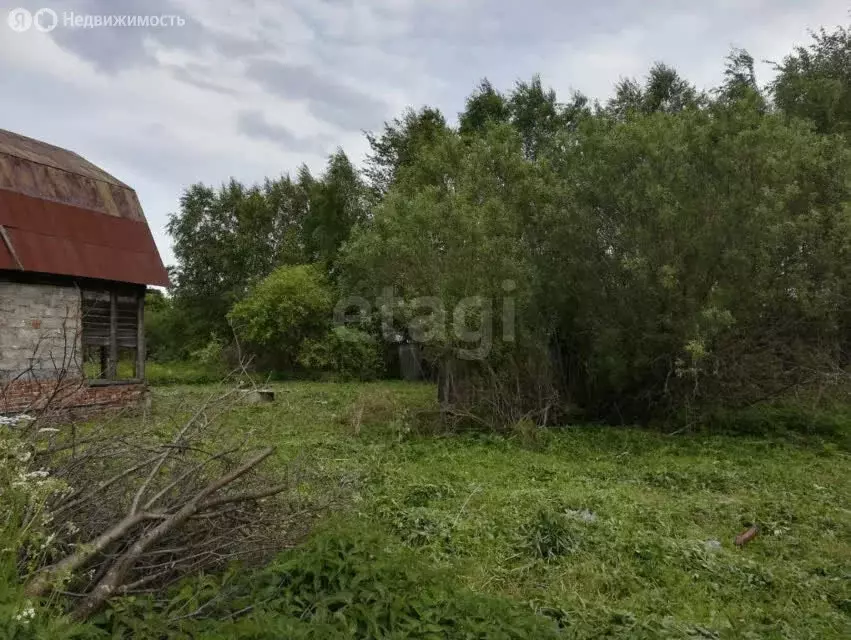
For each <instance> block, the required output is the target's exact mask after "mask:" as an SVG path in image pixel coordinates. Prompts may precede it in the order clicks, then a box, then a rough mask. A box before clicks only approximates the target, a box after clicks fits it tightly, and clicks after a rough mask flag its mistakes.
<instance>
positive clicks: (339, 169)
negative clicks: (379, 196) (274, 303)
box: [303, 150, 367, 264]
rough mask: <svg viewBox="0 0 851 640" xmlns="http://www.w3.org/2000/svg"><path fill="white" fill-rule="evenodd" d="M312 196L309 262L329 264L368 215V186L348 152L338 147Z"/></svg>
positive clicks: (306, 220)
mask: <svg viewBox="0 0 851 640" xmlns="http://www.w3.org/2000/svg"><path fill="white" fill-rule="evenodd" d="M309 195H310V208H309V211H308V212H307V215H305V217H304V225H303V236H304V246H305V252H306V255H307V258H308V260H309V261H312V262H324V263H325V264H330V263H332V262H333V260H334V258H335V257H336V255H337V251H338V250H339V248H340V246H341V245H342V244H343V242H345V241H346V240H347V239H348V237H349V234H350V233H351V230H352V227H354V226H355V225H356V224H357V223H359V222H361V221H363V220H364V218H365V217H366V198H367V194H366V187H365V185H364V183H363V181H362V180H361V177H360V175H359V174H358V172H357V169H355V167H354V166H353V165H352V163H351V161H350V160H349V158H348V157H347V156H346V154H345V153H343V151H342V150H338V151H337V152H336V153H335V154H334V155H332V156H331V157H330V158H329V160H328V168H327V169H326V171H325V173H324V174H323V176H322V178H321V179H320V180H317V181H314V182H312V183H311V187H310V191H309Z"/></svg>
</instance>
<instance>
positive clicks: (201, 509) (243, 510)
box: [21, 385, 339, 620]
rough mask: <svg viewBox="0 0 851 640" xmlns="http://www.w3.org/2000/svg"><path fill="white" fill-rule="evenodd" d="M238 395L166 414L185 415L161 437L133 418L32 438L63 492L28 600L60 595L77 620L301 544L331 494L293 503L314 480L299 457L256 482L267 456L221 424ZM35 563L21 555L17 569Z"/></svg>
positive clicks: (236, 389)
mask: <svg viewBox="0 0 851 640" xmlns="http://www.w3.org/2000/svg"><path fill="white" fill-rule="evenodd" d="M242 395H243V392H242V389H241V387H240V386H237V385H233V386H231V387H230V388H228V387H226V386H222V387H221V388H219V389H218V390H217V392H216V393H215V394H211V395H210V396H209V397H207V398H206V399H205V400H204V401H203V402H202V403H201V405H200V406H197V404H196V406H195V407H194V408H193V407H190V406H189V404H187V405H186V406H184V407H183V410H182V411H177V412H175V418H179V417H180V416H181V415H182V416H183V417H182V418H181V419H180V420H179V421H178V420H176V419H175V423H174V424H173V425H171V426H170V427H167V428H164V427H163V426H162V424H161V422H160V423H159V424H158V423H157V422H156V421H151V420H149V419H147V416H142V417H141V418H139V419H135V418H134V419H132V421H128V419H127V418H126V417H123V418H117V419H113V420H110V421H107V422H105V423H103V424H99V425H98V426H96V427H92V426H91V425H88V426H81V427H78V428H74V429H72V428H71V427H67V428H66V427H63V428H60V429H59V430H58V432H56V430H54V429H41V431H42V432H45V431H48V432H51V433H50V442H49V444H47V445H46V446H45V445H44V444H41V445H37V446H36V447H35V450H34V458H33V459H34V462H35V465H36V468H44V469H46V470H47V472H48V473H49V474H50V476H51V477H54V478H58V479H61V480H62V481H64V483H65V484H66V485H67V487H68V489H67V490H66V491H65V492H64V493H62V494H61V495H54V496H53V498H52V499H51V500H50V501H49V503H48V505H47V512H48V514H49V524H48V525H47V526H48V530H50V531H51V533H52V535H51V540H53V541H54V542H53V544H52V546H51V548H50V550H49V554H48V556H47V558H39V559H38V562H37V565H38V568H37V569H36V570H35V571H34V572H33V571H31V570H30V571H26V572H23V573H25V574H28V575H26V578H25V579H26V591H27V594H28V595H30V596H31V597H41V596H47V595H50V594H61V595H63V596H66V597H69V598H71V599H72V600H73V601H74V605H73V615H74V617H75V618H77V619H81V620H82V619H86V618H88V617H90V616H91V615H93V614H94V613H95V612H97V611H98V610H100V609H101V608H102V607H103V605H104V604H105V603H106V601H107V600H108V599H109V598H111V597H114V596H118V595H126V594H131V593H141V592H149V591H155V590H160V589H163V588H164V587H166V586H168V585H169V584H171V583H173V582H174V581H176V580H178V579H180V578H182V577H184V576H187V575H190V574H193V573H197V572H199V571H210V570H215V569H220V568H222V567H224V566H225V565H227V564H229V563H231V562H233V561H236V560H240V561H243V562H246V563H250V564H257V563H260V562H263V561H264V560H267V559H268V558H269V557H270V555H271V554H273V553H275V552H277V551H279V550H281V549H282V548H286V547H288V546H292V545H293V544H294V543H296V542H297V541H299V540H300V539H302V538H303V536H304V535H305V534H306V533H307V531H308V530H309V528H310V525H311V523H312V521H313V520H314V519H315V517H316V516H317V515H318V514H319V513H320V512H321V511H323V510H324V509H326V508H328V507H329V506H330V505H331V503H333V502H334V501H335V500H336V499H337V497H338V496H339V491H338V490H337V489H335V488H330V489H329V490H328V491H324V492H321V494H322V497H321V498H313V499H310V500H308V499H306V498H304V497H297V496H296V492H294V491H291V488H294V487H297V486H298V485H299V484H301V483H303V482H305V481H311V480H317V481H320V482H321V481H322V480H321V479H320V478H311V477H310V472H309V470H308V469H306V468H305V467H304V466H303V465H300V464H299V462H298V461H297V460H296V461H294V462H291V463H290V464H289V465H287V467H286V468H285V469H275V472H274V474H268V473H267V474H264V473H262V472H261V470H260V469H261V463H263V462H264V461H265V460H266V459H267V458H269V457H270V456H271V455H272V454H273V453H274V448H273V447H259V448H258V447H257V446H256V445H252V444H251V441H252V440H253V438H252V434H251V429H250V428H246V429H245V430H244V432H242V433H241V435H240V436H239V438H240V440H241V441H238V442H235V441H234V435H233V433H227V432H225V431H224V427H223V426H222V422H223V421H222V420H220V418H221V417H222V416H223V414H225V413H226V412H229V411H233V410H234V405H235V404H236V403H237V402H238V401H239V399H240V398H241V397H242ZM128 424H129V425H130V426H129V427H128ZM34 428H35V427H34ZM231 431H232V429H231ZM255 441H256V440H255ZM31 516H32V517H36V515H35V514H31ZM38 517H41V518H42V519H43V518H44V514H40V515H39V516H38ZM23 554H24V555H25V556H26V552H23ZM43 555H44V554H42V556H43ZM32 565H33V558H32V557H23V558H22V563H21V566H22V567H24V566H28V567H29V568H30V569H32Z"/></svg>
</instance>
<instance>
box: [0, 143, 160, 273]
mask: <svg viewBox="0 0 851 640" xmlns="http://www.w3.org/2000/svg"><path fill="white" fill-rule="evenodd" d="M0 225H2V227H3V229H0V269H18V270H20V269H21V268H23V269H24V270H26V271H35V272H40V273H52V274H60V275H71V276H80V277H87V278H98V279H103V280H114V281H119V282H133V283H138V284H153V285H160V286H168V284H169V282H168V275H167V274H166V270H165V268H164V267H163V264H162V261H161V259H160V256H159V253H158V251H157V247H156V244H155V243H154V240H153V237H152V236H151V232H150V229H149V228H148V223H147V221H146V220H145V215H144V213H143V212H142V207H141V205H140V204H139V199H138V197H137V196H136V192H135V191H133V189H131V188H130V187H128V186H127V185H126V184H124V183H123V182H121V181H119V180H117V179H116V178H114V177H112V176H111V175H109V174H108V173H106V172H105V171H103V170H101V169H99V168H98V167H96V166H95V165H93V164H92V163H90V162H88V161H87V160H85V159H84V158H82V157H80V156H78V155H77V154H76V153H73V152H71V151H67V150H65V149H60V148H59V147H54V146H53V145H49V144H46V143H44V142H40V141H38V140H34V139H32V138H27V137H25V136H20V135H18V134H15V133H11V132H9V131H4V130H2V129H0ZM9 245H11V246H9Z"/></svg>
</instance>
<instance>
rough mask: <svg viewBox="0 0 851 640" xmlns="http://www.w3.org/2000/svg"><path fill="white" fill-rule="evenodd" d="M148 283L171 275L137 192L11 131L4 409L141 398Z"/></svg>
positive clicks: (2, 298) (6, 158)
mask: <svg viewBox="0 0 851 640" xmlns="http://www.w3.org/2000/svg"><path fill="white" fill-rule="evenodd" d="M147 285H159V286H167V285H168V275H167V273H166V270H165V268H164V267H163V264H162V261H161V259H160V256H159V253H158V252H157V248H156V245H155V244H154V240H153V237H152V236H151V232H150V229H149V228H148V224H147V221H146V220H145V215H144V213H143V212H142V207H141V206H140V204H139V199H138V197H137V196H136V193H135V191H133V189H131V188H130V187H129V186H127V185H126V184H124V183H123V182H121V181H120V180H117V179H116V178H114V177H112V176H111V175H110V174H108V173H106V172H105V171H103V170H102V169H100V168H98V167H96V166H95V165H93V164H92V163H90V162H88V161H87V160H85V159H84V158H82V157H80V156H79V155H77V154H76V153H73V152H71V151H67V150H65V149H61V148H59V147H55V146H52V145H50V144H46V143H44V142H40V141H38V140H34V139H32V138H27V137H24V136H21V135H17V134H15V133H11V132H9V131H4V130H0V413H3V412H17V411H32V410H44V409H45V408H47V409H48V410H50V409H58V410H68V411H75V412H78V411H82V412H88V411H91V410H99V409H102V408H107V407H115V406H124V405H127V404H130V403H134V402H137V401H138V400H139V399H140V398H141V397H142V395H143V393H144V389H145V384H144V380H145V334H144V321H143V319H144V313H145V292H146V288H147Z"/></svg>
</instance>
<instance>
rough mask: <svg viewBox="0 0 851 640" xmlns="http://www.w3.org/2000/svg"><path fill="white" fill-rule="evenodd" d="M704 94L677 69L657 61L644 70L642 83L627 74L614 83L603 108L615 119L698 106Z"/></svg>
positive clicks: (703, 99) (670, 111)
mask: <svg viewBox="0 0 851 640" xmlns="http://www.w3.org/2000/svg"><path fill="white" fill-rule="evenodd" d="M703 101H705V98H704V97H703V96H701V95H699V94H698V92H697V90H696V89H695V88H694V86H692V85H691V84H690V83H689V82H687V81H686V80H684V79H683V78H682V77H680V75H679V73H677V71H676V69H674V68H672V67H669V66H667V65H665V64H662V63H656V64H654V65H653V66H652V67H651V68H650V71H649V72H648V74H647V78H646V79H645V81H644V86H641V85H640V84H639V83H638V82H637V81H636V80H634V79H632V78H626V79H623V80H621V81H619V82H618V83H617V85H615V97H614V98H612V99H611V100H609V103H608V105H607V106H606V112H607V113H608V114H609V115H611V116H612V117H614V118H617V119H621V120H624V119H627V118H631V117H636V116H641V115H648V114H651V113H677V112H679V111H683V110H684V109H694V108H697V107H698V106H699V105H700V104H701V103H702V102H703Z"/></svg>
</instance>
